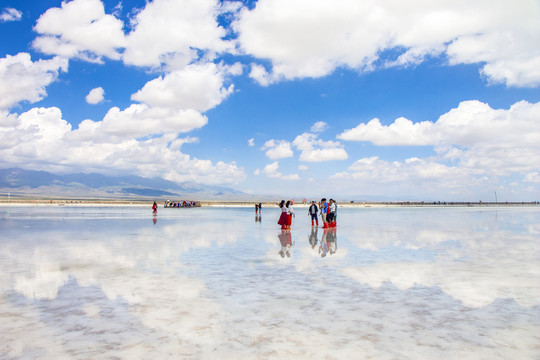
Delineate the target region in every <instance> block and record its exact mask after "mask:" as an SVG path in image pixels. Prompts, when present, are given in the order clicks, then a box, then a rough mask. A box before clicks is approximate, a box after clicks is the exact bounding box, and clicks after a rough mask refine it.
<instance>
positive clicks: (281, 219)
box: [278, 200, 289, 230]
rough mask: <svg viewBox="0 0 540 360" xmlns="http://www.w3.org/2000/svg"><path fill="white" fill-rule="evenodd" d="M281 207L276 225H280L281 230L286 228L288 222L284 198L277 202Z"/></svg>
mask: <svg viewBox="0 0 540 360" xmlns="http://www.w3.org/2000/svg"><path fill="white" fill-rule="evenodd" d="M279 208H280V209H281V215H280V216H279V220H278V225H281V230H287V226H288V224H289V217H288V215H287V207H286V206H285V200H281V202H280V203H279Z"/></svg>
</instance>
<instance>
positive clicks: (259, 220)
mask: <svg viewBox="0 0 540 360" xmlns="http://www.w3.org/2000/svg"><path fill="white" fill-rule="evenodd" d="M261 221H262V216H261V214H255V222H261Z"/></svg>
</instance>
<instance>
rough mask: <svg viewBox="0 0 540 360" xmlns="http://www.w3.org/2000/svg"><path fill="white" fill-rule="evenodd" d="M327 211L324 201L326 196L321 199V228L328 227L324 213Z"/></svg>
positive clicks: (326, 204)
mask: <svg viewBox="0 0 540 360" xmlns="http://www.w3.org/2000/svg"><path fill="white" fill-rule="evenodd" d="M327 213H328V203H327V202H326V198H322V199H321V219H322V221H323V229H326V228H327V227H328V224H327V222H326V214H327Z"/></svg>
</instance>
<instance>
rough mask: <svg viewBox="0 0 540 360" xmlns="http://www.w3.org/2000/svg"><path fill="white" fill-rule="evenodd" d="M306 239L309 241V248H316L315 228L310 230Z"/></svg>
mask: <svg viewBox="0 0 540 360" xmlns="http://www.w3.org/2000/svg"><path fill="white" fill-rule="evenodd" d="M308 239H309V244H310V245H311V248H312V249H315V246H317V242H318V241H319V240H318V239H317V228H316V227H312V228H311V234H309V237H308Z"/></svg>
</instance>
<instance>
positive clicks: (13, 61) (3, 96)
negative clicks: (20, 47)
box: [0, 53, 68, 110]
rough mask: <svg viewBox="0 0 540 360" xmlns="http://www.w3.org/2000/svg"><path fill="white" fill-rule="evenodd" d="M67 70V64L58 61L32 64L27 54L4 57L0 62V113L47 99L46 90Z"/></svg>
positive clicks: (63, 60) (55, 59) (60, 60)
mask: <svg viewBox="0 0 540 360" xmlns="http://www.w3.org/2000/svg"><path fill="white" fill-rule="evenodd" d="M67 68H68V62H67V60H65V59H62V58H59V57H54V58H52V59H50V60H39V61H36V62H32V59H31V58H30V54H28V53H19V54H17V55H15V56H11V55H6V57H5V58H2V59H0V110H2V109H10V108H11V107H12V106H14V105H15V104H17V103H19V102H21V101H28V102H30V103H34V102H37V101H40V100H41V99H43V98H44V97H45V96H46V95H47V92H46V90H45V88H46V86H47V85H49V84H51V83H52V82H54V81H55V80H56V79H57V77H58V73H59V72H60V71H67Z"/></svg>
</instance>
